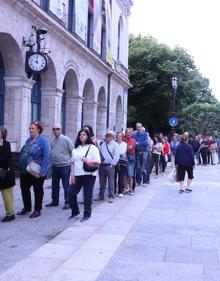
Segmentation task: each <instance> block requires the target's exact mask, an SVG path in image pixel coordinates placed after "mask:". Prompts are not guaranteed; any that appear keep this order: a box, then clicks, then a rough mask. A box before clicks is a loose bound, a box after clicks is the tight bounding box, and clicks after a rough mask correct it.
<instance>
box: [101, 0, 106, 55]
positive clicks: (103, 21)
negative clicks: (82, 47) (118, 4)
mask: <svg viewBox="0 0 220 281" xmlns="http://www.w3.org/2000/svg"><path fill="white" fill-rule="evenodd" d="M101 36H102V37H101V57H102V59H103V60H106V48H107V46H106V45H107V42H106V7H105V0H102V33H101Z"/></svg>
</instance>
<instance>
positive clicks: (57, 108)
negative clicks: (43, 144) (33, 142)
mask: <svg viewBox="0 0 220 281" xmlns="http://www.w3.org/2000/svg"><path fill="white" fill-rule="evenodd" d="M63 92H64V91H63V90H61V89H57V88H41V121H42V122H43V124H44V132H43V134H44V135H45V136H47V137H49V138H51V137H52V131H51V128H52V126H53V124H54V123H57V122H58V123H60V121H61V105H62V96H63Z"/></svg>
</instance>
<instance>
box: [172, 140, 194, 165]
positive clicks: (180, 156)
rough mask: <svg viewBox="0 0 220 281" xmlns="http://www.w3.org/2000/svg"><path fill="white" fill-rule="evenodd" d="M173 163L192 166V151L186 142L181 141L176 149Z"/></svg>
mask: <svg viewBox="0 0 220 281" xmlns="http://www.w3.org/2000/svg"><path fill="white" fill-rule="evenodd" d="M175 165H179V166H194V165H195V160H194V153H193V149H192V146H191V145H190V144H188V143H184V142H181V143H180V144H179V145H178V146H177V149H176V155H175Z"/></svg>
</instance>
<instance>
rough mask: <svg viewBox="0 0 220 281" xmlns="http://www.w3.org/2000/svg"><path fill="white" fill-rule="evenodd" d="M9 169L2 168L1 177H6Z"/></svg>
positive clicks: (0, 169)
mask: <svg viewBox="0 0 220 281" xmlns="http://www.w3.org/2000/svg"><path fill="white" fill-rule="evenodd" d="M7 172H8V170H6V169H3V168H0V179H2V180H3V179H4V178H5V177H6V174H7Z"/></svg>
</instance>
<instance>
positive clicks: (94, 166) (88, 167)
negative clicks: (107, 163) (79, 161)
mask: <svg viewBox="0 0 220 281" xmlns="http://www.w3.org/2000/svg"><path fill="white" fill-rule="evenodd" d="M90 146H91V145H90ZM90 146H89V148H88V150H87V152H86V155H85V157H86V156H87V154H88V152H89V149H90ZM98 168H99V164H98V163H88V162H83V169H84V171H86V172H91V173H93V172H95V171H97V170H98Z"/></svg>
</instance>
